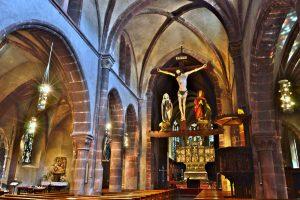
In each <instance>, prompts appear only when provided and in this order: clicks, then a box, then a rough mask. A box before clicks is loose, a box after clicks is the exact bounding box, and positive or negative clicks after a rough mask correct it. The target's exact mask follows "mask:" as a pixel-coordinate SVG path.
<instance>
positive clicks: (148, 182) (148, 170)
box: [146, 93, 153, 190]
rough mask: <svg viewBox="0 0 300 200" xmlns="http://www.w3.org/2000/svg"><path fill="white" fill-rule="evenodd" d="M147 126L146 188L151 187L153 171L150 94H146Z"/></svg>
mask: <svg viewBox="0 0 300 200" xmlns="http://www.w3.org/2000/svg"><path fill="white" fill-rule="evenodd" d="M146 106H147V128H146V143H147V145H146V148H147V150H146V189H148V190H149V189H152V188H153V180H152V177H153V171H152V149H151V138H150V131H151V113H152V112H151V109H152V94H151V93H148V94H147V105H146Z"/></svg>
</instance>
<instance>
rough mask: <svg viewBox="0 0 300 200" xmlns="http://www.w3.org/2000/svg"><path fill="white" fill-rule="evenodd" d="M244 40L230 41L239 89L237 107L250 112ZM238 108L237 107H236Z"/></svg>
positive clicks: (237, 89)
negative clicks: (247, 95) (243, 52)
mask: <svg viewBox="0 0 300 200" xmlns="http://www.w3.org/2000/svg"><path fill="white" fill-rule="evenodd" d="M241 45H242V41H241V40H238V41H230V42H229V51H230V55H231V57H232V60H233V62H234V77H235V80H236V81H235V85H236V91H237V107H238V108H242V109H244V110H245V112H247V113H248V110H249V109H248V108H249V105H248V103H247V98H246V94H247V93H246V91H247V88H246V85H247V84H246V75H245V69H244V62H243V57H242V51H241V49H242V47H241ZM236 109H237V108H236Z"/></svg>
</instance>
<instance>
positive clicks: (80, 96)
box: [0, 20, 92, 194]
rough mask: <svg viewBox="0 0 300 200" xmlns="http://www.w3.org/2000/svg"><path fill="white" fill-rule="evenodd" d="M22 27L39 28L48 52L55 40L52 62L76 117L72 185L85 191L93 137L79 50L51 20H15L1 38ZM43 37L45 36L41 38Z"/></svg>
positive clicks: (79, 190) (25, 28)
mask: <svg viewBox="0 0 300 200" xmlns="http://www.w3.org/2000/svg"><path fill="white" fill-rule="evenodd" d="M20 30H22V31H27V32H28V33H30V34H32V32H33V31H37V32H38V35H39V38H38V41H39V43H41V44H40V45H41V46H42V47H43V48H45V50H46V52H48V51H49V49H50V42H51V41H52V40H53V41H54V51H53V59H52V62H55V63H56V64H57V65H56V66H57V70H58V72H59V73H58V74H59V76H61V82H62V85H64V87H65V89H66V90H65V91H66V97H67V99H68V102H69V104H70V106H71V111H72V118H73V133H72V138H73V155H74V160H73V167H72V174H73V177H72V178H73V184H72V185H71V188H70V189H71V190H72V191H73V192H74V193H75V194H83V193H84V184H83V183H84V174H85V171H86V169H85V167H86V163H87V160H88V159H87V157H88V152H89V148H90V142H91V140H92V136H91V133H90V131H91V130H90V128H91V116H90V115H91V114H90V101H89V95H88V88H87V85H86V81H85V78H84V74H83V73H82V70H81V65H80V62H79V60H78V57H77V55H76V51H75V50H74V49H73V47H72V45H71V42H70V41H69V40H68V39H67V37H66V36H65V35H64V34H63V32H62V31H60V30H59V29H58V28H56V27H54V26H53V25H51V24H48V23H46V22H42V21H38V20H32V21H28V22H22V23H16V24H12V25H10V26H8V27H6V28H5V29H3V30H0V38H1V39H2V38H4V37H5V36H6V35H9V34H12V33H14V32H16V31H20ZM41 37H43V38H44V39H42V40H40V39H41ZM36 50H37V49H35V51H36ZM37 51H39V50H37ZM47 57H48V56H47Z"/></svg>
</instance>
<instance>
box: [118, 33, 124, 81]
mask: <svg viewBox="0 0 300 200" xmlns="http://www.w3.org/2000/svg"><path fill="white" fill-rule="evenodd" d="M125 69H126V41H125V38H124V36H123V35H122V36H121V39H120V54H119V76H120V78H121V79H122V80H124V79H125Z"/></svg>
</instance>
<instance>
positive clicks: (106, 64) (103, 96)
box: [94, 55, 114, 194]
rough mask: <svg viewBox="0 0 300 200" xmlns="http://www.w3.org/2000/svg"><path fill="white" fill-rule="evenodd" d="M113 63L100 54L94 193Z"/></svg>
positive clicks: (99, 181)
mask: <svg viewBox="0 0 300 200" xmlns="http://www.w3.org/2000/svg"><path fill="white" fill-rule="evenodd" d="M113 64H114V59H113V58H112V57H111V56H110V55H102V57H101V70H100V73H101V76H100V77H101V78H100V79H99V80H98V81H101V83H98V84H100V85H99V90H98V91H99V94H98V102H97V110H96V113H95V115H98V119H97V123H96V126H97V127H96V128H95V129H96V131H95V148H94V154H95V155H94V166H95V169H94V170H95V172H94V193H98V194H99V193H101V191H102V181H103V167H102V143H103V137H104V135H105V123H106V112H107V101H108V100H107V95H108V82H109V71H110V69H111V67H112V66H113Z"/></svg>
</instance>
